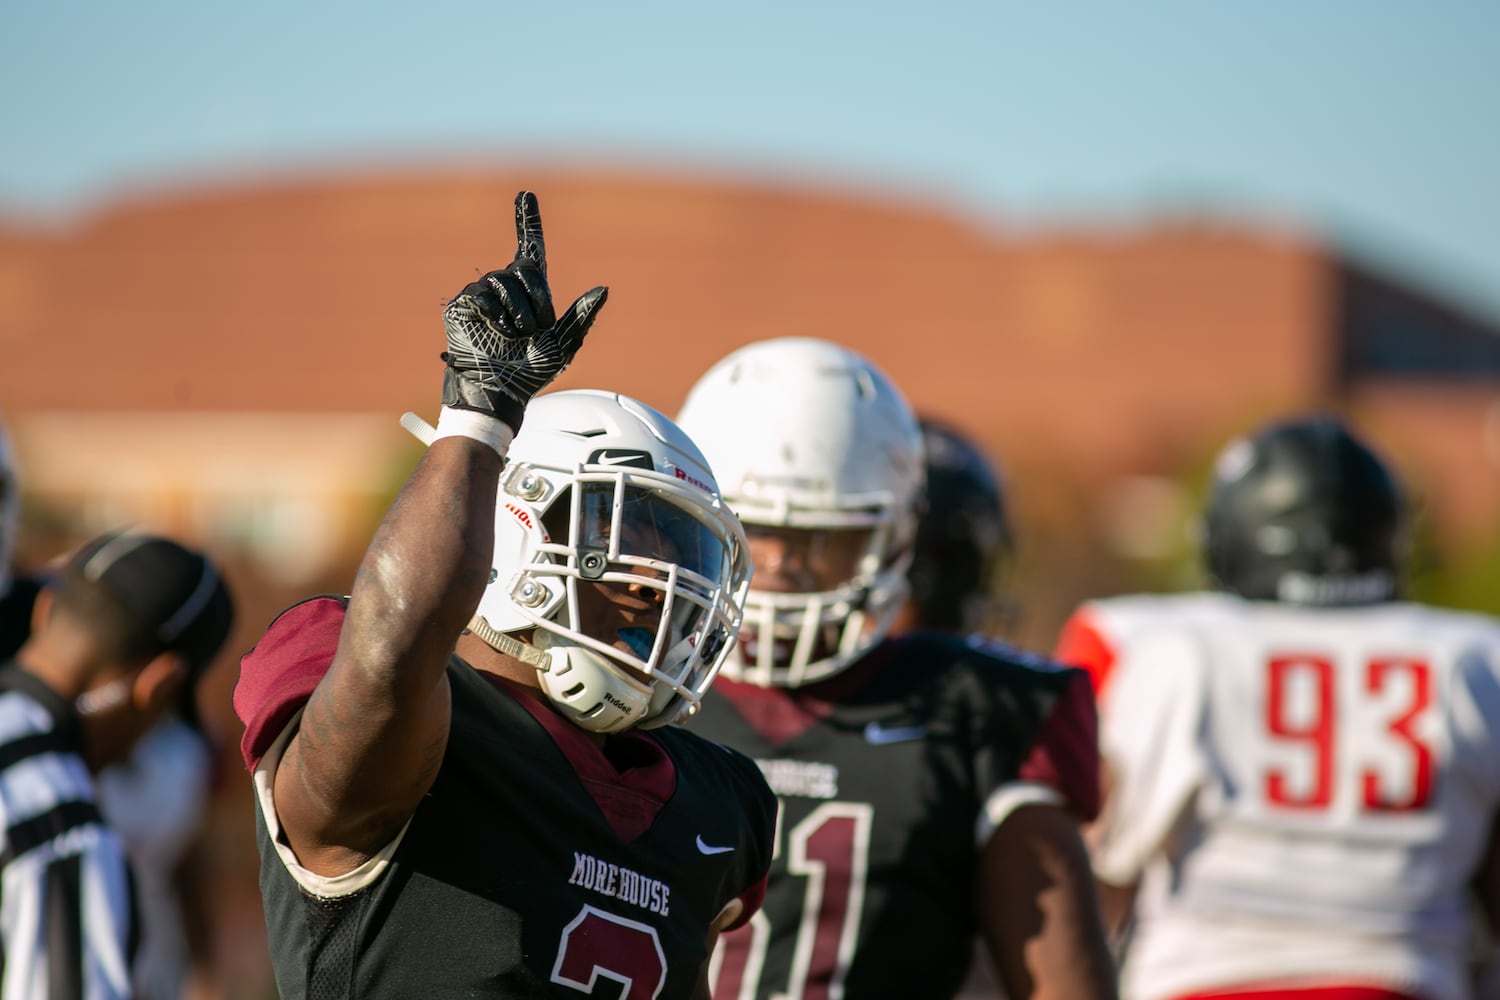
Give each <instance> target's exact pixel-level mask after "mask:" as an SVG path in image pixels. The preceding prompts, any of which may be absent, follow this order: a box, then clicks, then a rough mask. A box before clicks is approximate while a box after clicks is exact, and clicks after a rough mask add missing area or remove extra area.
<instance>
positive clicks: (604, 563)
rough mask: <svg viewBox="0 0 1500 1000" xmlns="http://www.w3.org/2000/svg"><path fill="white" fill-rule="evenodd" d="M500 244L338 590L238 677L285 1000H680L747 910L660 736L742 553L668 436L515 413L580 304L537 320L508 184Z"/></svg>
mask: <svg viewBox="0 0 1500 1000" xmlns="http://www.w3.org/2000/svg"><path fill="white" fill-rule="evenodd" d="M516 236H517V250H516V256H515V259H514V261H513V262H512V263H511V265H510V266H509V267H507V268H505V269H503V270H500V271H492V272H490V273H489V274H486V275H484V276H483V277H482V278H480V279H479V280H478V281H476V282H473V283H471V284H470V285H468V286H467V287H466V288H465V289H464V290H463V291H462V292H461V293H460V294H459V295H458V296H456V297H455V298H454V299H453V301H451V302H450V303H449V304H448V306H447V308H446V310H445V312H444V319H445V329H446V333H447V341H448V350H447V352H446V353H445V354H444V360H446V361H447V369H446V371H445V373H444V384H443V407H442V411H441V416H440V418H439V420H438V424H437V427H436V428H435V429H431V428H424V427H423V426H422V425H421V424H420V421H416V420H405V421H403V422H404V423H407V424H408V426H409V427H416V429H417V430H418V431H419V432H420V433H421V436H423V437H424V438H425V439H427V440H429V441H430V444H429V446H428V448H427V451H426V453H425V454H424V455H423V456H422V458H421V460H420V461H419V462H418V464H417V468H416V470H415V471H414V472H413V473H412V475H411V477H410V478H409V479H408V481H407V483H406V486H405V488H404V489H403V490H402V493H401V495H400V496H399V497H398V498H397V500H396V501H395V503H394V504H393V505H392V507H391V510H390V512H389V514H388V515H387V517H386V519H385V522H384V523H383V524H382V526H381V527H380V529H379V531H378V532H377V534H376V536H375V538H374V539H373V540H372V541H371V543H370V547H369V549H368V551H367V553H366V556H365V559H364V562H363V563H362V565H361V568H360V571H359V574H358V577H357V578H356V580H355V583H354V588H353V591H352V593H351V595H350V596H349V597H348V598H347V599H346V600H341V599H337V598H329V597H324V598H314V599H312V600H310V601H305V602H303V603H301V604H299V605H296V606H295V607H293V608H291V609H289V610H288V611H286V612H285V613H283V614H282V615H281V616H280V617H279V618H278V619H277V620H276V621H275V622H273V623H272V625H271V627H270V628H269V630H268V631H267V632H266V634H265V636H264V637H263V638H262V639H261V641H260V643H259V644H258V645H257V646H256V648H255V649H254V650H252V651H251V652H250V653H249V654H247V655H246V656H245V658H244V661H243V663H242V666H241V672H240V679H239V683H238V684H237V686H236V689H235V706H236V709H237V711H238V712H239V714H240V717H241V719H242V720H243V721H244V722H245V724H246V733H245V738H244V740H243V742H242V747H241V748H242V751H243V754H244V757H245V763H246V766H247V767H248V768H249V769H250V770H251V772H252V773H253V775H254V779H255V786H256V792H257V801H258V805H259V810H258V815H257V821H258V822H257V832H258V840H259V844H260V850H261V858H262V864H261V872H262V875H261V889H262V895H263V898H264V902H265V907H266V923H267V927H268V930H269V935H270V944H271V954H272V964H273V966H274V967H275V973H276V981H277V986H278V989H279V991H280V994H281V995H282V996H283V997H287V998H289V1000H290V998H303V997H316V998H318V1000H334V998H354V997H359V998H376V1000H379V998H406V997H415V996H439V995H442V996H458V995H463V996H472V997H495V998H500V997H505V998H514V997H538V998H540V997H552V996H557V995H559V993H560V991H568V992H579V993H589V992H593V987H592V984H593V983H594V982H595V981H596V980H597V979H598V978H599V977H601V976H602V977H604V978H607V979H609V980H611V981H612V982H615V983H622V982H623V983H626V984H628V989H627V991H628V992H630V994H631V995H632V996H635V995H640V996H664V997H665V996H673V997H679V996H681V997H685V996H689V995H702V994H703V993H704V992H705V991H706V985H705V976H706V969H707V960H708V955H709V952H710V951H711V949H712V947H713V942H714V939H715V937H716V935H717V934H718V933H719V932H720V931H721V930H724V929H726V928H730V927H735V926H738V925H740V924H742V923H743V922H744V921H746V920H748V919H749V918H750V916H751V914H752V913H754V911H755V910H756V908H757V907H758V906H759V903H760V898H761V893H762V887H763V885H764V880H765V875H766V871H767V868H768V866H769V863H770V853H771V834H772V829H773V827H774V822H775V799H774V797H773V796H772V795H771V792H770V790H769V789H768V788H767V786H766V783H765V781H764V779H763V778H762V777H761V776H760V773H759V771H758V769H757V768H756V767H755V765H754V763H753V762H752V761H750V760H748V759H747V758H745V757H743V756H741V755H739V754H736V753H733V752H731V751H728V750H726V749H725V748H723V747H720V746H718V745H716V744H712V743H710V742H708V741H707V740H705V739H703V738H702V737H700V736H697V735H696V734H693V733H690V732H688V731H687V730H685V729H683V728H682V727H680V726H672V725H667V723H669V722H672V721H673V720H675V719H678V718H682V717H685V716H687V715H689V714H691V713H692V712H693V711H694V710H695V709H696V708H697V706H698V704H699V701H700V699H701V697H702V695H703V692H704V690H705V689H706V688H707V687H708V685H709V683H710V682H711V681H712V680H713V678H714V675H715V673H716V672H717V671H718V669H719V667H720V665H721V664H722V662H723V660H724V657H725V656H726V655H727V652H728V650H729V648H730V647H731V645H732V644H733V640H734V637H735V632H736V630H737V628H738V626H739V622H740V616H741V609H740V601H741V598H742V596H743V594H744V591H745V587H746V581H747V578H748V575H749V568H748V563H747V559H746V552H745V545H744V536H743V534H742V533H741V531H740V528H739V526H738V524H737V522H736V520H735V518H734V517H733V515H731V514H730V513H729V512H728V510H727V509H726V508H725V506H724V504H723V502H722V500H721V499H720V497H719V493H718V487H717V485H716V484H715V481H714V478H713V475H712V473H711V472H710V471H709V468H708V465H707V463H706V462H705V461H704V459H703V457H702V455H701V454H700V453H699V452H698V450H697V448H696V447H695V446H694V445H693V444H692V442H691V441H690V440H688V438H687V437H686V436H685V435H683V433H682V432H681V431H680V430H678V428H677V427H676V426H675V425H674V424H673V423H672V422H671V421H670V420H668V419H667V418H666V417H664V416H662V415H661V414H660V413H657V412H656V411H654V410H652V409H651V408H649V407H647V406H644V405H643V404H641V403H638V402H636V401H634V400H631V399H628V398H626V397H623V396H619V395H617V394H614V393H609V392H599V391H589V390H574V391H566V392H556V393H551V394H543V395H541V396H537V393H539V392H540V391H541V390H542V389H544V388H545V387H546V386H547V385H548V384H549V383H550V382H551V380H552V379H553V378H554V377H555V376H556V375H557V374H558V373H559V372H560V371H561V370H562V368H563V367H564V366H565V365H567V364H568V363H569V362H570V361H571V360H572V358H573V355H574V353H575V352H576V351H577V350H578V347H579V345H580V344H581V342H582V341H583V339H584V336H585V334H586V333H587V332H588V330H589V327H590V326H591V324H592V323H593V321H594V319H595V317H596V316H597V315H598V312H599V309H600V307H602V305H603V304H604V300H605V290H604V289H603V288H595V289H593V290H592V291H589V292H586V293H585V294H584V295H583V296H581V297H580V298H579V299H578V300H577V301H575V302H574V304H573V305H572V306H571V307H569V308H568V309H567V310H565V311H564V312H563V313H562V314H561V315H558V314H556V313H555V312H554V309H553V306H552V300H551V292H550V291H549V289H548V286H547V280H546V257H545V253H544V244H543V239H542V230H541V222H540V218H539V215H538V210H537V203H536V198H535V196H534V195H532V194H530V193H529V192H522V194H521V195H520V196H518V197H517V199H516ZM533 396H537V398H536V399H535V400H533ZM523 416H524V418H525V420H524V426H522V418H523Z"/></svg>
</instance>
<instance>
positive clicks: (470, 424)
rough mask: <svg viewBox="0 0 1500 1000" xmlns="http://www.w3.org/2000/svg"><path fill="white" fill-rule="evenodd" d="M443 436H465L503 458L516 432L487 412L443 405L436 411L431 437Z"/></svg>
mask: <svg viewBox="0 0 1500 1000" xmlns="http://www.w3.org/2000/svg"><path fill="white" fill-rule="evenodd" d="M445 437H466V438H469V439H470V440H471V441H478V442H480V443H481V444H487V445H489V446H490V447H491V448H493V449H495V454H497V455H499V456H500V457H501V458H504V457H505V453H506V452H507V451H509V450H510V443H511V441H513V440H515V437H516V432H515V431H513V430H511V428H510V424H507V423H506V422H505V421H503V420H500V419H498V418H496V417H492V416H490V415H489V414H487V413H480V412H479V411H478V410H460V409H458V408H456V407H452V406H445V407H443V408H442V409H441V410H439V411H438V422H437V433H435V434H433V436H432V439H433V440H434V441H436V440H437V439H438V438H445Z"/></svg>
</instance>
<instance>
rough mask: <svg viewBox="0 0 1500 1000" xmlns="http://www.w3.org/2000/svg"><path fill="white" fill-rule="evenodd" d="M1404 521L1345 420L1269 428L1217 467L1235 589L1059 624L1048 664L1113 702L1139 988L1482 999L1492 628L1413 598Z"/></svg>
mask: <svg viewBox="0 0 1500 1000" xmlns="http://www.w3.org/2000/svg"><path fill="white" fill-rule="evenodd" d="M1404 520H1405V517H1404V504H1403V502H1402V498H1401V495H1400V491H1399V488H1398V486H1397V485H1396V483H1395V481H1394V479H1393V477H1392V476H1391V475H1390V473H1389V472H1388V471H1387V469H1386V467H1385V466H1384V465H1383V464H1382V463H1381V461H1380V459H1379V458H1377V457H1376V456H1375V454H1374V453H1373V452H1371V451H1370V450H1369V448H1368V447H1367V446H1365V445H1364V444H1363V443H1361V442H1360V441H1359V440H1357V439H1356V438H1355V437H1354V436H1353V435H1352V434H1350V433H1349V431H1348V429H1347V428H1346V427H1345V426H1344V425H1343V424H1341V423H1340V422H1339V421H1337V420H1334V419H1331V418H1326V417H1319V418H1310V419H1301V420H1293V421H1288V422H1285V423H1280V424H1275V425H1272V426H1270V427H1267V428H1265V429H1263V430H1262V431H1260V432H1259V433H1257V434H1255V435H1254V436H1251V437H1248V438H1245V439H1243V440H1240V441H1237V442H1235V443H1233V444H1231V445H1230V446H1229V447H1228V448H1227V449H1226V450H1225V451H1224V452H1223V454H1222V455H1221V456H1220V459H1219V461H1218V463H1217V465H1216V468H1215V473H1214V483H1213V490H1212V495H1211V497H1210V500H1209V503H1208V509H1207V512H1206V517H1205V529H1206V530H1205V540H1206V543H1207V562H1208V567H1209V570H1210V572H1211V573H1212V575H1213V577H1214V578H1215V581H1216V584H1217V585H1218V586H1219V587H1220V588H1221V592H1217V593H1201V594H1184V595H1177V596H1169V597H1140V596H1132V597H1124V598H1114V599H1106V600H1099V601H1091V602H1087V603H1086V604H1084V605H1082V606H1081V607H1080V608H1079V609H1078V611H1076V612H1075V613H1074V615H1073V617H1072V618H1071V619H1070V620H1069V622H1068V624H1067V625H1066V626H1065V627H1064V629H1063V633H1062V637H1061V640H1060V642H1059V646H1058V650H1057V656H1058V658H1059V659H1062V660H1065V661H1067V662H1072V663H1077V664H1080V665H1083V666H1086V667H1087V668H1089V669H1090V671H1091V672H1092V674H1093V676H1094V679H1095V683H1096V686H1097V688H1098V690H1099V696H1100V713H1101V729H1100V741H1101V750H1102V753H1103V756H1104V758H1105V765H1106V775H1107V779H1106V781H1107V786H1108V787H1107V797H1106V805H1105V809H1104V813H1103V815H1102V816H1101V818H1100V820H1099V822H1098V824H1097V825H1096V827H1095V829H1094V831H1093V834H1094V840H1093V848H1094V864H1095V871H1096V874H1097V875H1098V877H1099V880H1100V882H1101V888H1102V889H1103V891H1104V895H1105V899H1106V903H1107V904H1108V909H1109V910H1110V911H1111V915H1112V917H1114V919H1115V920H1116V925H1117V926H1123V925H1124V924H1125V922H1126V919H1127V917H1132V916H1133V920H1134V925H1133V931H1132V935H1131V939H1130V942H1129V946H1128V949H1127V951H1126V956H1125V961H1124V967H1123V969H1122V995H1123V996H1125V997H1127V998H1131V1000H1189V998H1206V997H1214V998H1230V997H1234V998H1247V1000H1248V998H1252V997H1253V998H1261V1000H1270V998H1280V997H1287V998H1293V997H1295V998H1298V1000H1334V998H1338V1000H1345V998H1347V1000H1355V998H1358V1000H1379V998H1390V1000H1404V998H1412V1000H1473V998H1478V997H1482V996H1484V995H1485V994H1483V993H1481V992H1479V989H1480V988H1479V987H1477V986H1476V985H1475V982H1474V977H1473V971H1472V962H1471V958H1472V951H1473V944H1474V941H1475V939H1476V935H1479V934H1485V933H1487V932H1485V931H1483V929H1482V927H1479V926H1476V923H1478V924H1483V923H1484V922H1485V921H1484V919H1483V918H1486V917H1487V918H1488V921H1489V923H1490V924H1491V925H1493V923H1494V915H1495V913H1496V910H1497V905H1500V875H1497V869H1500V850H1497V845H1496V837H1495V822H1494V821H1495V817H1496V811H1497V806H1500V622H1497V621H1496V620H1494V619H1492V618H1490V617H1487V616H1483V615H1478V614H1471V613H1461V612H1456V611H1449V610H1442V609H1437V608H1432V607H1426V606H1423V605H1419V604H1414V603H1409V602H1404V601H1401V600H1400V599H1399V597H1398V593H1397V582H1398V577H1399V567H1400V562H1401V550H1402V536H1403V530H1404ZM1476 902H1477V904H1478V906H1477V908H1476V906H1475V903H1476ZM1481 913H1482V914H1483V917H1480V916H1479V914H1481Z"/></svg>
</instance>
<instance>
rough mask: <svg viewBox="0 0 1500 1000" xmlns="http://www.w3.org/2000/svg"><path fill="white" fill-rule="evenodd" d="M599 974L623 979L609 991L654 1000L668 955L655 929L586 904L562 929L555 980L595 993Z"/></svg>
mask: <svg viewBox="0 0 1500 1000" xmlns="http://www.w3.org/2000/svg"><path fill="white" fill-rule="evenodd" d="M600 977H603V978H605V979H610V980H613V981H614V982H616V983H620V984H622V988H619V989H616V990H613V991H611V992H610V993H609V994H608V995H609V996H611V997H619V998H620V1000H652V998H653V997H656V996H659V995H661V988H662V987H663V986H665V985H666V983H667V956H666V953H665V952H663V951H662V948H661V939H660V938H658V937H657V936H656V928H654V927H652V926H651V925H649V924H642V923H637V922H636V921H634V920H627V919H625V918H624V917H617V916H615V915H614V914H613V913H605V912H604V911H603V910H596V909H594V908H593V907H592V906H585V907H584V908H583V909H581V910H579V911H578V916H576V917H574V918H573V922H572V923H570V924H568V926H567V927H564V928H563V932H562V940H561V941H560V942H558V945H557V961H556V962H555V963H554V964H553V966H552V981H553V982H554V983H561V984H562V985H564V986H568V987H571V988H572V989H575V990H577V991H578V992H579V993H588V994H592V993H593V992H594V988H595V987H596V986H597V985H598V981H599V979H600Z"/></svg>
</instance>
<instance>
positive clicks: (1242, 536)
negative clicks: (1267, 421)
mask: <svg viewBox="0 0 1500 1000" xmlns="http://www.w3.org/2000/svg"><path fill="white" fill-rule="evenodd" d="M1404 520H1405V503H1404V501H1403V499H1402V496H1401V489H1400V487H1399V486H1398V485H1397V483H1396V480H1395V478H1394V476H1392V474H1391V473H1390V471H1389V470H1388V469H1387V468H1386V466H1385V464H1384V463H1383V462H1382V461H1381V460H1380V458H1379V457H1377V456H1376V455H1375V453H1374V452H1372V451H1371V450H1370V449H1369V448H1368V447H1367V446H1366V445H1365V444H1364V443H1363V442H1361V441H1360V440H1359V439H1358V438H1356V437H1355V436H1354V435H1353V434H1352V433H1350V431H1349V429H1348V428H1347V427H1345V426H1344V424H1343V423H1342V422H1341V421H1340V420H1338V419H1337V418H1336V417H1331V416H1312V417H1306V418H1300V419H1293V420H1288V421H1285V422H1280V423H1275V424H1271V425H1269V426H1267V427H1264V428H1262V429H1261V430H1259V431H1258V432H1256V433H1255V434H1254V435H1252V436H1250V437H1247V438H1241V439H1239V440H1236V441H1234V442H1232V443H1230V444H1229V445H1228V446H1227V447H1226V448H1225V449H1224V450H1223V451H1222V452H1220V453H1219V457H1218V459H1217V460H1216V462H1215V465H1214V474H1213V484H1212V490H1211V493H1210V496H1209V498H1208V507H1207V511H1206V514H1205V517H1204V535H1205V542H1206V548H1207V561H1208V570H1209V572H1210V573H1211V574H1212V575H1213V576H1214V578H1215V580H1216V581H1217V582H1218V584H1219V586H1221V587H1223V588H1224V589H1226V590H1231V591H1234V592H1235V593H1238V594H1240V595H1242V596H1244V597H1248V598H1250V599H1252V600H1275V601H1286V602H1289V603H1293V604H1321V605H1348V604H1368V603H1373V602H1376V601H1383V600H1389V599H1391V598H1393V597H1394V596H1395V595H1396V591H1397V582H1398V575H1399V569H1400V563H1401V545H1402V535H1403V526H1404V524H1403V523H1404Z"/></svg>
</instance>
